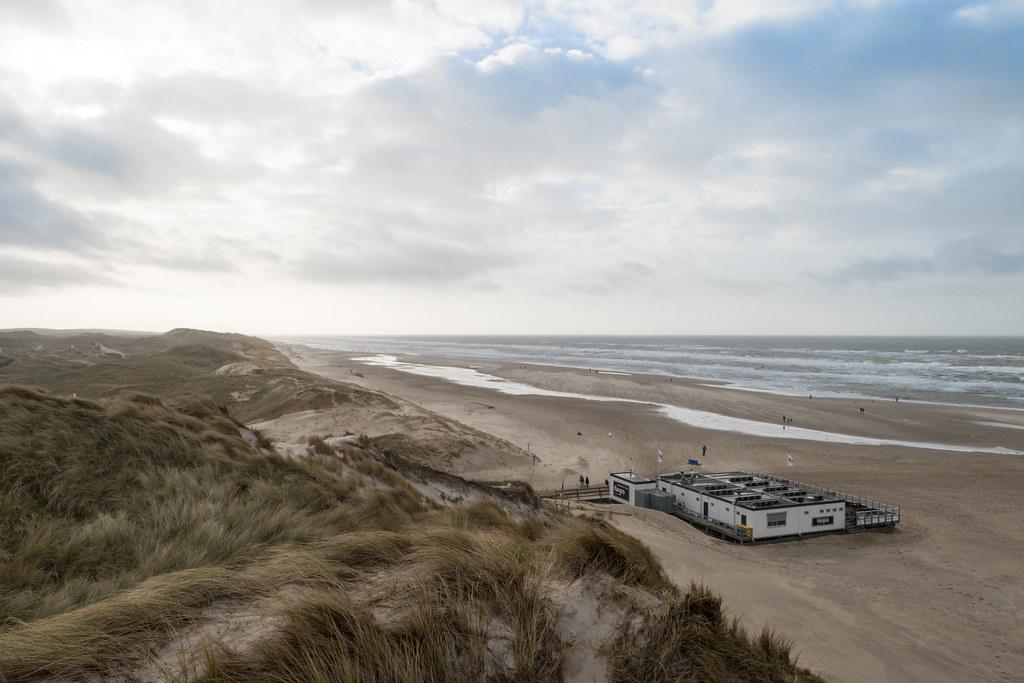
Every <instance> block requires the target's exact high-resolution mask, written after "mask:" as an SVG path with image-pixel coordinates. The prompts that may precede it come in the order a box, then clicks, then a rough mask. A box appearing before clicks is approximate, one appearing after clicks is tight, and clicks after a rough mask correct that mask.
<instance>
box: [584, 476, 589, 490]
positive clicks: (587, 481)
mask: <svg viewBox="0 0 1024 683" xmlns="http://www.w3.org/2000/svg"><path fill="white" fill-rule="evenodd" d="M583 487H584V488H588V489H589V488H590V477H584V478H583Z"/></svg>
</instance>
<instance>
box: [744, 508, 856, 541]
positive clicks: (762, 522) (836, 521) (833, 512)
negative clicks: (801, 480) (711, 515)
mask: <svg viewBox="0 0 1024 683" xmlns="http://www.w3.org/2000/svg"><path fill="white" fill-rule="evenodd" d="M773 512H785V513H786V524H785V526H771V527H770V526H768V514H769V513H773ZM740 515H746V516H747V526H749V527H750V528H751V529H752V530H753V531H752V534H753V537H754V538H755V539H757V538H775V537H777V536H792V535H795V534H817V533H821V532H823V531H836V530H839V529H843V528H844V527H845V526H846V504H845V503H842V502H839V503H828V504H827V505H826V504H824V503H822V504H821V505H804V506H800V507H790V508H782V509H779V510H772V509H771V508H768V509H766V510H744V509H743V508H739V509H738V513H737V515H736V523H737V524H739V523H740ZM816 517H831V518H832V523H831V524H827V525H824V526H814V524H813V520H814V519H815V518H816Z"/></svg>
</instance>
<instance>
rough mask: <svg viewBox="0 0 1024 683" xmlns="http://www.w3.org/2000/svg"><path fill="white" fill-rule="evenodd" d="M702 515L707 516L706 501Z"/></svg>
mask: <svg viewBox="0 0 1024 683" xmlns="http://www.w3.org/2000/svg"><path fill="white" fill-rule="evenodd" d="M704 516H705V517H707V516H708V504H707V503H704Z"/></svg>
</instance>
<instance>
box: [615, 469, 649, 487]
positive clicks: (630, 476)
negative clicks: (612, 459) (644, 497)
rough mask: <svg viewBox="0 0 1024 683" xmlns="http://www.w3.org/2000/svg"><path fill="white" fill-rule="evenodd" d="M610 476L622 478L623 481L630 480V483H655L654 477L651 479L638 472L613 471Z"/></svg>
mask: <svg viewBox="0 0 1024 683" xmlns="http://www.w3.org/2000/svg"><path fill="white" fill-rule="evenodd" d="M610 476H613V477H615V478H616V479H621V480H623V481H628V482H629V483H630V484H653V483H654V480H653V479H651V478H649V477H645V476H644V475H642V474H637V473H636V472H612V473H611V474H610Z"/></svg>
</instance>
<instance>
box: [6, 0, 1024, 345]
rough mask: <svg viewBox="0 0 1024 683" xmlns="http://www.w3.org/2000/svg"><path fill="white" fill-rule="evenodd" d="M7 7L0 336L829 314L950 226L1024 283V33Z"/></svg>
mask: <svg viewBox="0 0 1024 683" xmlns="http://www.w3.org/2000/svg"><path fill="white" fill-rule="evenodd" d="M1000 6H1001V7H1004V6H1008V5H1007V3H1001V4H1000ZM0 7H2V8H5V11H7V14H5V15H3V17H2V18H3V19H4V21H3V22H2V23H0V96H2V99H0V102H2V103H3V104H0V263H7V264H11V265H10V267H9V268H8V276H7V277H6V278H4V277H0V300H2V302H3V306H0V327H3V326H11V325H28V324H39V325H46V324H52V325H60V326H72V325H82V326H109V327H147V326H155V327H169V326H173V325H200V326H206V327H218V328H230V327H237V328H239V329H245V330H250V331H256V332H287V331H322V332H331V331H338V332H343V331H360V332H365V331H382V332H383V331H390V332H402V331H405V332H418V331H422V332H427V331H430V332H459V331H480V332H487V331H490V332H514V331H521V332H545V331H563V332H573V331H576V332H579V331H611V332H616V331H617V332H625V331H630V330H637V329H641V330H644V331H661V332H688V331H689V332H700V331H709V330H713V331H717V330H724V329H726V326H728V325H731V324H734V323H733V321H735V320H739V321H743V320H749V321H752V322H751V323H750V325H751V327H748V328H746V329H738V328H730V329H731V331H737V332H742V331H768V332H772V331H784V330H779V329H772V328H771V324H772V320H771V319H770V317H767V316H766V314H765V313H764V310H765V309H769V308H770V305H766V304H770V301H771V297H772V296H780V297H783V296H784V297H785V300H786V301H787V305H788V306H790V307H792V308H795V309H799V308H800V307H801V306H802V305H806V306H808V307H810V309H813V310H814V311H815V312H816V313H820V310H819V309H816V308H814V306H813V303H814V302H813V301H812V298H813V297H812V296H811V295H810V294H809V293H808V292H809V291H811V290H820V289H821V288H822V287H829V286H838V285H837V283H843V282H851V281H852V280H853V279H854V278H856V277H862V276H863V277H866V278H869V277H870V276H871V274H872V273H875V274H884V273H887V272H890V271H891V268H889V269H888V270H887V268H888V267H889V265H891V264H892V263H897V264H898V263H909V262H912V261H913V259H909V260H908V257H906V256H905V255H906V254H912V253H913V251H914V248H915V245H918V244H920V243H921V242H922V241H929V242H934V243H935V244H961V243H962V237H963V234H964V233H965V231H968V230H969V231H970V233H971V234H972V235H975V234H976V235H978V236H979V237H978V240H977V241H978V242H979V243H980V242H984V238H985V237H986V236H990V238H991V240H992V244H995V245H997V246H996V247H994V248H993V249H988V250H986V249H983V248H982V247H977V248H976V249H975V251H974V252H972V253H975V254H976V257H975V261H974V262H976V264H977V267H975V266H972V267H971V268H962V269H960V271H959V275H958V278H959V279H958V285H959V286H960V287H969V286H970V278H974V281H975V282H976V283H977V284H976V285H975V286H976V287H979V288H980V287H983V286H984V287H987V284H985V283H987V282H989V280H991V279H992V278H996V279H999V278H1001V279H1002V281H1004V282H1006V283H1007V286H1005V287H1004V288H1003V290H1002V291H1005V292H1008V294H1006V296H1007V297H1009V296H1010V294H1009V293H1013V292H1014V286H1015V285H1016V286H1019V285H1020V284H1021V283H1020V278H1021V277H1024V276H1022V275H1021V273H1020V272H1019V270H1015V269H1013V268H1007V267H1005V258H1003V257H1004V256H1006V255H1010V256H1013V255H1015V254H1019V253H1020V252H1021V250H1022V249H1024V244H1021V242H1020V239H1021V238H1020V232H1019V216H1020V215H1021V212H1022V211H1024V207H1022V206H1021V199H1020V193H1019V192H1018V191H1016V190H1015V189H1013V188H1015V187H1017V186H1018V185H1019V183H1020V182H1024V169H1022V168H1021V162H1020V159H1022V158H1024V129H1022V128H1021V126H1020V118H1019V112H1020V107H1021V106H1022V105H1024V93H1022V92H1021V88H1020V86H1019V82H1018V81H1016V80H1014V79H1015V72H1014V71H1013V68H1012V67H1013V63H1012V58H1013V54H1014V53H1013V52H1012V50H1010V49H1009V48H1005V49H1004V50H1003V51H1002V52H1000V51H999V50H998V49H995V48H994V49H993V52H992V55H991V56H989V55H988V53H987V52H985V51H983V50H979V49H978V48H977V46H976V45H975V44H971V43H965V45H966V46H967V47H965V48H963V49H962V51H960V52H957V51H956V50H955V49H954V48H955V47H956V46H957V45H959V44H958V43H956V40H958V39H959V38H960V36H962V35H965V34H968V33H969V34H970V35H975V34H976V32H977V31H978V30H981V29H979V28H977V26H980V25H979V24H969V26H968V25H965V24H966V22H963V21H950V19H949V14H948V11H947V10H942V11H941V12H939V10H935V13H936V15H937V16H939V19H940V20H941V21H939V20H937V19H934V18H933V19H930V21H932V23H931V24H929V26H930V31H920V30H916V29H915V30H909V29H906V30H904V29H902V28H901V27H900V25H899V21H909V20H908V19H907V18H906V16H904V15H902V14H900V13H899V12H895V10H894V13H893V14H891V15H889V14H886V12H887V11H889V4H888V3H885V2H868V3H865V2H839V1H838V0H836V2H827V3H826V2H810V1H793V2H782V3H760V2H748V3H739V2H721V1H719V2H713V3H709V2H702V1H697V0H694V1H693V2H689V1H685V0H684V1H679V0H665V1H664V2H661V1H656V2H646V3H642V4H640V5H638V4H636V3H627V2H624V1H622V2H620V1H618V0H608V1H606V2H597V3H580V2H561V1H555V0H551V1H549V2H548V1H540V2H530V3H527V4H526V5H523V4H519V3H505V2H494V3H477V2H466V1H461V2H454V1H447V0H442V1H440V2H437V3H433V4H423V3H413V2H397V3H389V4H382V3H344V4H338V3H332V2H327V1H326V0H323V1H320V0H291V1H290V2H284V3H276V4H273V5H267V4H260V3H255V4H254V3H241V2H240V1H236V2H218V3H206V2H200V1H199V0H188V1H187V2H185V3H179V4H175V5H168V4H164V3H155V2H153V3H114V2H101V1H100V0H82V1H81V2H77V1H76V2H66V3H63V4H61V3H51V4H50V5H48V6H43V5H40V6H39V7H40V9H39V11H32V12H29V11H27V10H25V11H18V12H15V13H12V12H11V11H10V9H9V8H10V5H3V6H0ZM986 7H988V4H986ZM896 9H899V10H900V11H905V12H909V16H911V17H912V18H913V20H914V21H915V22H917V21H924V19H922V18H920V17H918V16H917V15H916V14H914V12H915V11H917V12H925V10H927V8H922V7H917V8H913V7H911V8H909V9H907V8H905V7H900V8H896ZM965 11H968V14H969V13H970V11H969V10H965ZM986 11H988V10H986ZM925 13H927V12H925ZM929 16H931V15H929ZM829 17H834V18H833V19H831V20H829ZM925 18H927V17H925ZM807 19H814V21H812V22H808V23H807V24H806V25H803V24H800V22H802V21H805V20H807ZM943 26H945V28H943ZM754 28H756V29H757V30H756V31H751V30H750V29H754ZM942 30H949V31H960V32H961V33H952V34H942V35H941V37H937V38H935V40H943V41H950V44H949V45H948V46H947V45H945V44H943V45H928V44H923V45H922V44H915V43H913V41H922V40H928V39H929V36H931V35H933V34H937V32H940V31H942ZM752 36H753V37H752ZM994 42H998V41H994ZM897 46H898V48H899V50H906V52H905V53H904V52H900V51H899V50H898V49H897ZM995 47H996V48H998V47H999V46H998V44H997V45H996V46H995ZM968 48H969V49H968ZM915 50H917V51H918V52H920V51H921V50H924V51H927V52H928V53H929V54H932V55H937V57H943V58H946V56H945V55H946V53H945V52H944V50H948V51H949V57H948V60H949V61H948V62H946V64H947V65H948V64H955V68H954V67H952V66H943V62H942V60H941V59H938V58H936V59H935V60H930V61H928V62H927V63H922V62H921V61H920V60H918V59H916V58H915V57H913V56H911V57H908V56H907V55H915V54H918V52H915ZM1008 60H1010V61H1009V62H1008ZM955 93H967V95H959V96H958V95H956V94H955ZM972 244H973V243H972ZM1000 249H1001V250H1002V251H1003V252H1005V254H1004V253H1002V252H1000ZM879 253H883V254H888V253H892V254H901V255H904V256H901V257H900V258H896V259H894V260H885V259H882V260H878V259H877V258H876V256H877V254H879ZM943 253H945V252H943ZM4 259H6V260H4ZM944 259H945V257H943V259H937V260H936V261H935V264H938V265H934V266H928V267H923V266H922V267H919V268H916V269H914V268H911V269H909V271H908V277H907V278H906V279H905V280H904V279H900V280H898V281H897V280H890V282H897V284H899V283H903V282H910V281H911V280H912V279H913V277H916V276H918V275H920V276H924V275H927V276H928V277H929V278H933V279H935V278H938V277H940V276H941V271H942V268H941V267H940V266H941V265H942V264H943V263H947V262H949V259H945V260H944ZM850 264H853V265H850ZM858 264H859V265H858ZM864 264H866V265H864ZM64 265H67V266H68V268H67V270H66V273H65V274H64V276H60V275H59V273H60V270H61V267H62V266H64ZM0 267H2V266H0ZM809 272H814V273H826V272H831V273H833V276H832V277H827V276H824V277H818V278H812V279H811V280H810V281H809V280H808V279H807V276H806V275H802V274H806V273H809ZM11 273H19V274H20V275H18V277H20V278H21V279H22V280H24V281H25V282H26V283H31V285H32V286H31V287H29V286H21V285H19V286H16V285H15V284H14V281H15V280H16V279H17V278H15V277H13V276H11V275H10V274H11ZM97 273H103V274H105V277H101V276H97V275H96V274H97ZM48 278H50V279H49V280H48ZM809 282H810V284H809ZM41 283H42V284H41ZM609 283H611V284H609ZM764 283H771V286H770V287H767V286H764ZM46 284H52V286H51V287H47V286H44V285H46ZM894 286H895V285H894ZM900 286H902V285H900ZM97 288H102V291H103V296H104V297H106V298H107V299H109V301H110V302H111V305H110V306H109V307H108V308H105V309H104V311H103V312H100V313H99V314H98V315H100V316H101V317H103V316H107V317H105V318H103V319H92V320H85V319H84V318H85V317H86V313H87V312H88V313H89V314H91V315H97V313H96V312H95V308H90V306H89V302H90V301H92V299H91V298H90V297H94V296H95V295H96V291H97ZM936 291H938V289H936ZM666 292H669V293H675V292H686V293H687V297H688V300H689V301H700V302H701V304H700V307H699V318H698V317H694V316H693V315H690V313H685V314H684V313H683V312H679V313H676V312H674V311H668V312H666V310H665V309H666V308H671V306H669V307H666V305H665V297H666V294H665V293H666ZM58 293H59V295H58ZM553 294H557V295H558V296H560V297H564V301H563V303H562V305H559V306H552V305H550V302H551V301H552V297H553ZM893 296H894V298H898V297H896V296H895V295H893ZM317 302H319V303H317ZM323 302H330V306H331V307H333V310H336V311H337V319H336V320H335V319H333V318H331V317H330V316H326V317H325V316H324V315H323V310H322V307H323V305H324V303H323ZM317 306H320V308H317ZM920 308H921V309H922V310H923V311H931V312H932V313H931V315H933V316H934V319H935V320H936V321H938V322H939V323H941V321H942V320H945V319H947V317H948V316H947V311H946V310H945V308H944V307H943V306H942V302H941V301H938V299H935V298H933V299H930V300H927V301H923V302H922V303H921V305H920ZM239 310H243V311H253V310H260V311H269V314H268V315H267V316H266V317H265V318H263V322H262V323H261V322H259V321H254V320H253V316H252V315H250V314H245V315H243V314H241V313H239V312H238V311H239ZM682 310H683V309H680V311H682ZM870 314H871V311H867V312H866V315H869V316H870ZM922 315H924V313H922ZM119 316H120V318H119ZM654 320H656V321H658V322H657V325H659V326H660V327H655V326H654V323H652V322H650V321H654ZM325 321H326V322H325ZM353 321H355V322H353ZM356 322H357V323H358V325H355V327H350V326H349V325H354V324H355V323H356ZM839 322H840V323H841V322H842V321H839ZM1000 323H1001V321H1000V320H994V321H991V324H992V325H993V326H997V325H998V324H1000ZM735 324H737V325H738V324H739V323H735ZM699 325H706V326H708V327H700V326H699ZM993 329H994V328H993ZM820 331H827V330H820Z"/></svg>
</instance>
